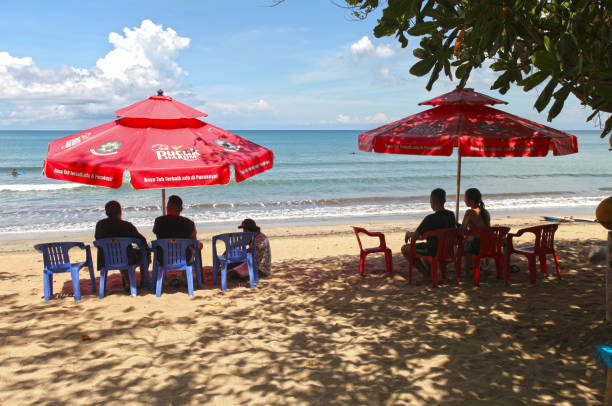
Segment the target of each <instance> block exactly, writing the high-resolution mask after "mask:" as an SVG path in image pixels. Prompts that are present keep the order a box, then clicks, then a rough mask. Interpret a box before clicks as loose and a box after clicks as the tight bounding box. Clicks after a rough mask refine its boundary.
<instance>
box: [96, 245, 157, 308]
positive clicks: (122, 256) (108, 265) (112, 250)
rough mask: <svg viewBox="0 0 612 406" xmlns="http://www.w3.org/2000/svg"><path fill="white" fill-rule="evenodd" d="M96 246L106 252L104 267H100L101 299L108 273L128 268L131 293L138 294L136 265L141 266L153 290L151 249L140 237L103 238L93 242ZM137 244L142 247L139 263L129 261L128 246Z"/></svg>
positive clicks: (143, 274)
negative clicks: (150, 266)
mask: <svg viewBox="0 0 612 406" xmlns="http://www.w3.org/2000/svg"><path fill="white" fill-rule="evenodd" d="M93 244H94V246H95V247H96V248H98V249H101V250H102V252H104V267H103V268H102V269H100V299H103V298H104V288H105V286H106V275H107V274H108V271H118V270H122V269H127V270H128V275H129V278H130V293H131V295H132V296H136V295H137V294H138V293H137V290H136V267H140V273H141V275H142V276H143V277H144V280H145V283H146V285H147V289H149V290H151V281H150V280H149V255H148V254H149V251H148V249H147V247H146V246H145V245H144V244H143V243H142V241H141V240H139V239H138V238H127V237H122V238H102V239H99V240H96V241H94V242H93ZM132 244H135V245H137V246H138V248H139V249H140V253H141V259H140V263H139V264H134V265H130V264H129V263H128V256H127V247H128V246H131V245H132Z"/></svg>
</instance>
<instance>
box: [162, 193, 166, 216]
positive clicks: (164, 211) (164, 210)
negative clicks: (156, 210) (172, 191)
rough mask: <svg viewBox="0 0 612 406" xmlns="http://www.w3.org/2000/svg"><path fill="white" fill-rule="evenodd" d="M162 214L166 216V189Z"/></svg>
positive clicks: (163, 194)
mask: <svg viewBox="0 0 612 406" xmlns="http://www.w3.org/2000/svg"><path fill="white" fill-rule="evenodd" d="M162 214H163V215H164V216H165V215H166V189H162Z"/></svg>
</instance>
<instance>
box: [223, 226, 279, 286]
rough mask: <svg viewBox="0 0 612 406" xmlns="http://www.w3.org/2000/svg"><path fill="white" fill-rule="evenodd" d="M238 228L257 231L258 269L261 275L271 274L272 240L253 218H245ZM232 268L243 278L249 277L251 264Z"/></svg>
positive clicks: (256, 251) (252, 231)
mask: <svg viewBox="0 0 612 406" xmlns="http://www.w3.org/2000/svg"><path fill="white" fill-rule="evenodd" d="M238 228H241V229H242V231H246V232H251V233H255V253H256V255H257V271H258V272H259V276H261V277H266V276H270V270H271V264H272V256H271V253H270V241H268V237H266V235H265V234H264V233H262V232H261V228H259V226H258V225H257V224H256V223H255V220H253V219H244V220H243V221H242V224H240V225H239V226H238ZM231 270H232V271H233V272H235V273H236V275H238V276H239V277H240V278H242V279H245V278H248V277H249V266H248V264H247V263H246V262H244V263H242V264H239V265H238V266H235V267H233V268H231Z"/></svg>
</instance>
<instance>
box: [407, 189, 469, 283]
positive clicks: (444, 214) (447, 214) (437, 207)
mask: <svg viewBox="0 0 612 406" xmlns="http://www.w3.org/2000/svg"><path fill="white" fill-rule="evenodd" d="M444 203H446V192H445V191H444V189H440V188H437V189H434V190H433V191H432V192H431V195H430V196H429V204H430V205H431V209H432V210H433V211H434V213H433V214H429V215H427V216H426V217H425V218H424V219H423V221H421V224H419V226H418V227H417V229H416V231H413V232H410V231H407V232H406V235H405V237H404V241H405V242H406V244H405V245H403V246H402V254H403V255H404V257H405V258H406V259H407V260H410V240H411V239H412V237H413V236H414V237H415V238H416V239H417V240H422V239H423V238H424V237H423V234H425V233H426V232H428V231H434V230H440V229H442V228H452V227H456V226H457V223H456V220H455V214H454V213H453V212H452V211H450V210H446V209H445V208H444ZM437 249H438V239H437V238H436V237H427V242H424V243H417V244H416V252H417V253H419V254H424V255H436V250H437ZM413 264H414V265H415V266H416V268H417V269H418V270H419V271H420V272H421V273H422V274H423V277H424V279H425V280H429V279H430V278H431V274H430V272H429V269H428V267H427V265H426V264H425V263H424V262H423V261H421V259H420V258H415V260H414V261H413Z"/></svg>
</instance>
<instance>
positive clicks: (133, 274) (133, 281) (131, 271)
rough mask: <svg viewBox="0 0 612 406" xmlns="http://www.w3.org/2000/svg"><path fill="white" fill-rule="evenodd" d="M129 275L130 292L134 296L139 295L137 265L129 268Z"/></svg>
mask: <svg viewBox="0 0 612 406" xmlns="http://www.w3.org/2000/svg"><path fill="white" fill-rule="evenodd" d="M128 277H129V279H130V294H131V295H132V296H137V295H138V291H137V290H136V267H135V266H131V267H130V268H129V269H128Z"/></svg>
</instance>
